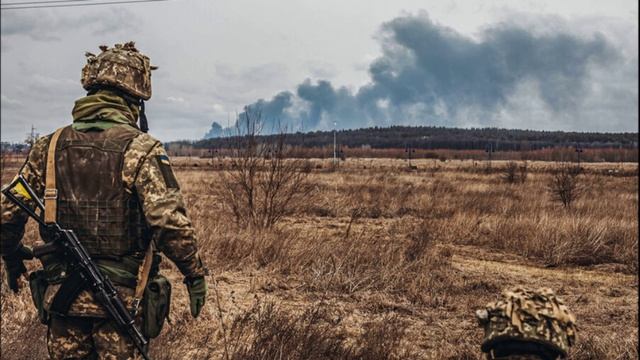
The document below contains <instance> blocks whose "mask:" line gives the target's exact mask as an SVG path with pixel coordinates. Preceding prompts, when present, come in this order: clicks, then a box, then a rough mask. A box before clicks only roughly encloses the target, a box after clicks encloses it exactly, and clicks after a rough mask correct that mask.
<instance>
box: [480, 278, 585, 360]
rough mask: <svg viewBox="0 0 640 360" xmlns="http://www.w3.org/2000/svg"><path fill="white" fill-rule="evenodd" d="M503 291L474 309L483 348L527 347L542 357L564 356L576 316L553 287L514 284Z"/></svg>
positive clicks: (485, 349) (488, 351) (484, 350)
mask: <svg viewBox="0 0 640 360" xmlns="http://www.w3.org/2000/svg"><path fill="white" fill-rule="evenodd" d="M502 294H503V296H504V299H502V300H499V301H497V302H494V303H490V304H488V305H487V306H486V308H485V309H482V310H478V311H476V317H477V318H478V321H479V323H480V326H481V327H483V328H484V341H483V342H482V347H481V348H482V351H483V352H486V353H493V351H494V350H495V349H518V350H522V349H523V348H527V349H531V352H532V353H536V354H541V355H540V358H543V359H547V358H549V359H557V358H564V357H566V356H567V352H568V351H569V348H570V347H571V346H572V345H573V344H574V343H575V336H576V325H575V322H576V320H575V317H574V315H573V314H572V313H571V312H569V310H568V309H567V307H566V306H565V305H564V303H563V302H562V300H560V299H559V298H558V297H557V296H556V295H555V293H554V292H553V290H551V289H548V288H541V289H538V290H536V291H530V290H525V289H523V288H515V289H513V290H507V291H504V292H503V293H502ZM514 344H515V345H514ZM509 351H510V350H508V351H507V352H506V353H507V354H508V352H509ZM524 353H526V351H525V352H524ZM503 354H504V352H503Z"/></svg>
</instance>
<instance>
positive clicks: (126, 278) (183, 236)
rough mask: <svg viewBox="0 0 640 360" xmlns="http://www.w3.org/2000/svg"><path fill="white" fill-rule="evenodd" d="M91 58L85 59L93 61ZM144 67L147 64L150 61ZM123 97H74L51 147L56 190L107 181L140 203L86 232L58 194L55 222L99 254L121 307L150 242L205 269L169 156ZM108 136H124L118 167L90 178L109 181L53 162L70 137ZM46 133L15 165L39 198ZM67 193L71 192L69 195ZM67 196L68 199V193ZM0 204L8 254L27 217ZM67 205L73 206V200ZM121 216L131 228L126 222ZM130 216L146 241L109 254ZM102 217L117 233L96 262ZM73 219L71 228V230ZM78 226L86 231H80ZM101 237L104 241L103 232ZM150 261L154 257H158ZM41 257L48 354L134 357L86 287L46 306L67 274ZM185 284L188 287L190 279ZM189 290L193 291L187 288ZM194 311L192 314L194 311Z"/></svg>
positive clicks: (191, 271) (0, 247) (187, 270)
mask: <svg viewBox="0 0 640 360" xmlns="http://www.w3.org/2000/svg"><path fill="white" fill-rule="evenodd" d="M119 49H122V47H121V46H120V47H119ZM103 51H104V49H103ZM89 63H90V64H91V62H89ZM146 64H147V66H148V61H147V63H146ZM84 77H85V71H84V70H83V80H84ZM83 83H84V81H83ZM143 90H144V88H143ZM121 95H122V94H121V93H119V92H117V91H113V90H109V89H107V90H97V91H94V92H93V93H90V94H89V95H88V96H87V97H85V98H82V99H79V100H78V101H76V106H75V107H74V111H73V115H74V123H73V124H72V125H71V126H68V127H66V128H64V130H63V131H62V133H61V136H60V139H59V141H58V146H57V147H56V149H57V150H56V161H57V162H58V161H60V162H61V163H62V164H60V163H58V164H56V169H58V171H61V172H62V174H61V179H60V182H59V183H58V186H57V188H58V190H59V191H62V193H63V194H64V190H65V187H73V184H74V183H77V184H80V185H81V186H82V184H90V183H91V182H92V181H93V182H96V183H98V184H107V185H105V186H107V187H109V185H108V184H116V185H119V186H120V188H118V186H116V187H115V188H114V186H111V187H112V189H106V188H105V189H98V190H97V191H98V194H102V193H103V190H104V191H106V192H107V193H108V191H112V192H113V191H115V192H116V193H117V192H122V194H124V195H125V196H129V197H128V198H130V199H133V201H134V203H135V204H138V205H137V207H136V208H137V209H139V210H140V212H141V215H142V216H141V217H139V218H135V220H131V219H124V220H122V221H120V222H117V221H115V222H114V220H113V219H111V220H110V219H109V216H107V218H97V219H95V221H94V222H93V223H90V224H89V225H90V226H89V232H87V231H86V230H87V229H86V228H87V226H88V225H87V224H81V223H79V222H77V221H76V220H75V219H74V216H69V214H71V215H74V214H76V215H79V216H75V217H79V218H83V219H84V221H89V220H87V219H85V218H84V217H83V215H85V214H83V213H82V211H83V207H82V204H81V205H80V206H76V207H75V208H73V211H71V212H70V213H68V211H67V213H65V211H66V210H65V208H64V207H63V204H64V203H65V201H66V199H64V196H62V199H60V198H59V200H58V204H59V208H58V212H57V213H58V221H59V222H60V223H61V224H62V225H63V226H64V225H65V222H66V223H67V224H66V225H67V227H69V228H71V229H73V230H75V231H76V233H77V234H78V237H79V239H80V241H81V242H83V244H84V245H85V247H87V250H88V251H89V253H90V254H91V256H92V257H93V258H94V259H96V258H98V260H96V262H97V264H98V267H99V268H100V269H101V270H102V272H103V273H105V275H107V276H109V278H110V279H111V280H112V281H113V282H114V284H115V285H116V289H117V290H118V292H119V294H120V296H121V298H122V299H123V301H124V302H125V304H127V305H128V306H130V305H131V300H132V298H133V293H134V289H133V288H134V287H135V284H136V280H137V269H138V266H139V265H140V264H141V263H142V259H143V258H144V253H145V251H146V247H147V246H148V245H149V242H153V244H154V246H155V249H157V250H158V251H160V252H162V253H163V254H164V255H165V256H166V257H168V258H169V259H170V260H171V261H172V262H173V263H175V264H176V266H177V267H178V269H179V270H180V272H181V273H182V274H183V275H184V276H185V279H186V280H189V279H200V278H202V277H203V276H204V275H205V274H206V269H205V268H204V266H203V264H202V262H201V260H200V257H199V255H198V250H197V245H196V239H195V231H194V229H193V227H192V225H191V221H190V220H189V218H188V217H187V214H186V210H185V206H184V201H183V199H182V195H181V193H180V189H179V186H178V183H177V181H176V179H175V177H174V175H173V172H172V170H171V166H170V163H169V158H168V156H167V154H166V152H165V150H164V148H163V147H162V145H161V144H160V142H159V141H157V140H156V139H154V138H153V137H151V136H150V135H148V134H146V133H143V132H142V131H141V130H140V129H139V128H138V126H137V124H136V120H137V118H138V110H139V109H138V106H137V105H131V104H130V103H128V102H127V101H125V99H123V98H122V96H121ZM143 95H144V94H143ZM148 95H149V96H150V87H149V88H148ZM146 98H148V96H147V97H146ZM113 134H118V136H120V137H122V136H123V134H124V136H125V137H126V138H127V139H129V140H128V142H126V149H124V151H123V153H122V155H121V156H122V157H121V160H120V161H121V172H117V171H116V173H114V170H116V169H99V168H96V169H95V176H97V177H100V176H101V175H102V176H104V175H105V174H106V173H109V172H110V174H107V176H106V177H107V178H108V179H106V180H104V179H90V178H89V179H86V178H85V179H77V176H75V177H74V176H68V177H65V176H64V175H65V171H66V172H67V173H68V174H74V172H73V171H74V169H73V168H75V167H76V164H74V163H71V164H69V163H68V162H67V163H65V162H64V161H61V160H64V159H59V156H61V155H59V154H60V153H62V152H63V151H62V150H61V147H64V146H66V144H71V145H73V144H74V141H77V140H75V139H74V136H75V137H76V138H77V137H80V138H82V137H83V136H84V137H89V138H91V139H93V140H95V139H97V140H95V141H98V142H99V143H101V144H105V146H111V145H112V143H115V140H111V138H110V136H111V135H113ZM51 138H52V136H51V135H49V136H46V137H43V138H40V139H39V140H38V141H37V142H36V143H35V144H34V146H33V147H32V149H31V151H30V153H29V156H28V158H27V161H26V163H25V164H24V165H23V167H22V169H21V170H20V174H22V176H23V177H24V178H25V179H26V181H27V182H28V183H29V185H31V187H32V188H33V189H34V190H35V193H36V194H37V195H38V196H39V197H42V196H43V194H44V190H45V172H46V161H47V150H48V147H49V142H50V141H51ZM65 140H66V143H65V144H62V145H61V142H63V143H64V142H65ZM71 145H70V146H71ZM94 153H95V152H94ZM98 153H99V151H98ZM62 156H64V155H62ZM91 160H92V159H82V158H80V159H79V160H76V162H77V163H78V162H79V163H82V165H79V164H78V166H77V167H79V168H84V169H89V170H91V169H92V167H91V162H90V161H91ZM89 186H90V185H89ZM71 194H72V195H73V192H71ZM72 197H73V196H72ZM67 198H69V197H68V196H67ZM63 200H64V201H63ZM89 200H91V199H89ZM0 201H1V204H2V216H1V220H2V238H1V239H2V241H1V243H0V252H1V253H2V254H3V255H5V254H11V253H13V252H14V251H15V249H18V248H20V247H21V246H22V243H21V239H22V237H23V235H24V227H25V224H26V222H27V220H28V217H27V215H26V214H25V213H24V212H23V211H22V210H20V209H19V208H18V207H17V206H16V205H15V204H13V203H12V202H11V201H9V200H8V199H7V198H5V197H4V195H2V198H1V199H0ZM67 202H70V203H73V199H71V201H67ZM118 209H120V208H118ZM93 210H96V211H95V213H96V217H97V214H99V213H100V212H99V211H98V210H101V211H102V214H104V213H105V210H104V209H102V208H100V209H93ZM107 210H109V209H107ZM120 210H122V209H120ZM126 210H127V212H126V214H130V213H131V214H134V213H135V211H133V210H128V209H126ZM65 214H67V216H66V217H65V216H63V215H65ZM92 216H93V213H91V216H89V215H87V216H86V217H92ZM112 218H114V219H118V217H117V216H116V217H113V216H112ZM127 221H128V224H129V225H127V224H125V223H124V222H127ZM136 221H137V222H138V223H139V225H140V227H141V228H144V229H145V231H146V232H145V234H147V237H148V240H147V242H146V243H145V245H142V246H140V247H139V248H136V247H132V249H133V250H131V249H129V248H123V251H120V252H114V251H112V250H113V249H117V248H118V245H119V243H118V241H120V240H118V239H120V238H119V237H118V236H120V235H121V234H124V235H122V236H121V238H122V240H121V241H128V240H126V239H125V238H126V237H127V236H128V235H129V233H126V234H125V233H124V232H122V231H120V232H119V231H118V230H119V229H117V228H114V226H115V225H113V224H116V225H118V226H120V225H122V226H125V225H126V226H132V225H131V223H132V222H136ZM105 222H106V223H107V224H111V225H109V226H111V227H108V228H107V230H108V231H107V232H111V233H113V234H116V235H117V236H112V237H111V238H108V237H107V239H108V240H109V241H111V243H110V244H111V245H112V246H111V248H110V249H111V251H107V253H108V255H109V257H106V258H105V259H103V260H102V261H99V260H100V257H101V255H104V254H103V251H102V250H101V248H100V246H99V245H100V243H97V244H98V246H97V247H96V246H94V245H92V244H94V243H93V242H92V241H94V240H95V239H94V238H96V235H97V236H98V237H99V236H101V234H100V229H101V226H103V223H105ZM121 223H122V224H121ZM74 224H75V225H76V226H75V227H74ZM136 224H137V223H134V224H133V226H134V227H135V228H136V229H137V225H136ZM94 228H95V230H96V233H95V234H92V233H91V232H92V231H93V230H94ZM78 230H79V231H78ZM83 231H85V232H84V233H83ZM85 233H86V234H85ZM83 234H85V235H83ZM107 235H108V234H107ZM41 237H43V239H45V241H47V234H46V231H45V230H43V229H41ZM134 237H135V240H139V239H138V237H139V236H137V235H136V236H134ZM114 239H115V240H114ZM98 240H100V239H98ZM102 241H103V243H102V244H103V245H104V237H103V238H102ZM107 244H109V243H107ZM130 247H131V246H130ZM154 258H156V260H159V256H156V257H154ZM41 260H42V261H43V265H44V270H45V273H46V274H47V281H48V282H49V285H48V287H47V289H46V292H45V295H44V301H43V303H44V308H45V309H46V310H47V311H49V313H50V317H49V322H48V326H49V331H48V335H47V346H48V350H49V354H50V356H51V358H53V359H67V358H80V359H84V358H95V357H99V358H100V359H130V358H134V353H135V352H134V346H133V344H132V343H131V342H130V341H129V339H127V338H125V337H124V336H122V335H120V334H119V332H118V331H117V330H116V329H115V327H114V324H113V323H112V321H110V320H109V319H107V318H106V314H105V312H104V311H103V310H102V308H101V306H100V305H99V304H98V303H96V302H95V301H94V299H93V296H92V295H91V294H90V293H89V292H88V291H87V290H82V291H81V292H80V293H79V295H78V296H77V297H76V298H75V300H73V301H72V302H71V305H70V307H69V309H68V312H67V313H66V314H65V316H63V315H62V314H57V313H56V312H55V311H51V310H52V309H51V306H52V302H53V299H54V298H55V297H56V294H57V293H58V291H59V289H60V287H61V286H62V285H61V283H62V282H63V280H64V279H65V278H66V277H69V276H70V274H67V273H66V272H65V269H66V268H65V266H64V261H63V260H61V259H57V258H54V259H52V260H51V261H48V263H47V262H46V261H45V260H44V258H43V259H41ZM5 261H6V259H5ZM157 269H158V264H157V261H156V262H154V270H152V272H154V271H155V272H157ZM187 285H188V286H189V284H188V281H187ZM205 286H206V285H205ZM189 290H190V292H191V289H189ZM205 291H206V289H205ZM202 301H204V300H202ZM198 312H199V309H198ZM192 314H193V310H192ZM194 316H197V314H196V315H194ZM136 320H137V321H138V322H140V321H141V319H140V318H138V319H136Z"/></svg>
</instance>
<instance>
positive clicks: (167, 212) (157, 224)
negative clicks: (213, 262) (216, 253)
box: [133, 143, 206, 277]
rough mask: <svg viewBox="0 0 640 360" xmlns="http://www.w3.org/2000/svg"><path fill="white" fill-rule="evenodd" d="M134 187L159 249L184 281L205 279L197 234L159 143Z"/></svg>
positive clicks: (143, 162)
mask: <svg viewBox="0 0 640 360" xmlns="http://www.w3.org/2000/svg"><path fill="white" fill-rule="evenodd" d="M133 186H134V188H135V191H136V193H137V194H138V197H139V198H140V200H141V201H140V202H141V204H142V208H143V211H144V215H145V217H146V220H147V223H148V225H149V226H150V228H151V231H152V233H153V240H154V241H155V244H156V247H157V249H159V250H160V251H162V253H164V254H165V255H166V256H167V257H168V258H169V259H171V261H173V262H174V263H175V264H176V266H177V267H178V269H179V270H180V272H182V274H183V275H184V276H185V277H196V276H201V275H204V274H205V272H206V270H205V268H204V266H203V265H202V261H201V260H200V256H199V254H198V247H197V244H196V235H195V230H194V228H193V226H192V224H191V220H190V219H189V217H188V216H187V211H186V209H185V205H184V200H183V198H182V194H181V193H180V189H179V187H178V183H177V181H176V179H175V176H174V174H173V171H172V169H171V164H170V162H169V158H168V156H167V154H166V152H165V150H164V148H163V147H162V145H160V144H159V143H156V144H154V146H153V147H152V148H151V150H149V151H147V152H146V154H145V155H144V156H143V157H142V159H141V162H140V163H139V164H138V166H137V172H136V174H135V177H134V181H133Z"/></svg>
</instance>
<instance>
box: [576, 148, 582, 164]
mask: <svg viewBox="0 0 640 360" xmlns="http://www.w3.org/2000/svg"><path fill="white" fill-rule="evenodd" d="M581 153H582V148H581V147H580V145H576V154H578V168H579V167H580V154H581Z"/></svg>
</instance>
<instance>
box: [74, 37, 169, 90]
mask: <svg viewBox="0 0 640 360" xmlns="http://www.w3.org/2000/svg"><path fill="white" fill-rule="evenodd" d="M100 50H101V53H100V54H98V55H94V54H92V53H90V52H87V53H86V54H85V56H86V57H87V64H86V65H85V66H84V67H83V68H82V78H81V80H80V82H81V83H82V86H83V87H84V88H85V90H89V89H91V88H92V87H94V86H96V85H101V86H112V87H116V88H118V89H121V90H123V91H125V92H127V93H129V94H131V95H133V96H135V97H138V98H140V99H143V100H149V99H150V98H151V70H155V69H157V67H156V66H152V65H151V64H150V61H149V58H148V57H147V56H146V55H144V54H142V53H141V52H140V51H138V49H136V46H135V43H134V42H133V41H130V42H127V43H125V44H115V46H114V47H113V48H109V47H107V46H105V45H102V46H100Z"/></svg>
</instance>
